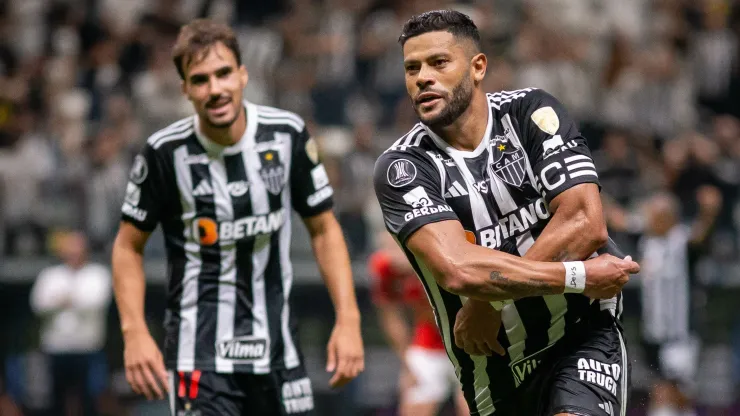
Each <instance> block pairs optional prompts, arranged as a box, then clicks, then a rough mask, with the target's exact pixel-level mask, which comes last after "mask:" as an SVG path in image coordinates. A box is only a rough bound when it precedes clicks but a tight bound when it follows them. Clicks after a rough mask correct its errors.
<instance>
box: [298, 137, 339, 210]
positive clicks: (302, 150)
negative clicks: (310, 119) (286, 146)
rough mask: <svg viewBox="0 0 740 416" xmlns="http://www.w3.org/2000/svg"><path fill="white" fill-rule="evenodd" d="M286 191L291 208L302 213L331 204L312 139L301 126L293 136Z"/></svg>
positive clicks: (326, 181)
mask: <svg viewBox="0 0 740 416" xmlns="http://www.w3.org/2000/svg"><path fill="white" fill-rule="evenodd" d="M291 164H292V166H291V171H290V194H291V199H292V201H291V203H292V204H293V208H294V209H295V210H296V212H298V214H299V215H301V216H302V217H304V218H305V217H311V216H314V215H317V214H320V213H322V212H324V211H326V210H329V209H331V208H332V207H333V206H334V201H333V198H332V195H334V189H333V188H332V187H331V184H329V176H328V175H327V174H326V169H325V168H324V164H323V163H321V160H320V159H319V149H318V146H317V144H316V140H314V138H313V137H311V135H310V134H309V133H308V129H307V128H305V127H304V128H303V131H301V132H300V133H299V134H298V135H296V136H295V138H294V139H293V155H292V162H291Z"/></svg>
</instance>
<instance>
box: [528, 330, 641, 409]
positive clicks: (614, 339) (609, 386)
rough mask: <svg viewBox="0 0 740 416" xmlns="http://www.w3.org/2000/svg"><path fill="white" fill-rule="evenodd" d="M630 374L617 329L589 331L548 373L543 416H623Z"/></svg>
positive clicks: (625, 352)
mask: <svg viewBox="0 0 740 416" xmlns="http://www.w3.org/2000/svg"><path fill="white" fill-rule="evenodd" d="M629 372H630V366H629V361H628V360H627V351H626V349H625V344H624V338H623V337H622V334H621V332H620V330H619V329H618V328H617V326H616V325H615V324H611V325H606V326H604V327H601V328H597V329H591V330H590V331H589V332H588V336H587V337H586V339H585V340H583V341H582V342H581V343H579V345H577V346H576V347H575V348H574V349H572V350H569V351H568V353H567V354H566V355H565V356H564V357H562V358H560V360H558V362H557V363H556V364H555V366H554V367H553V369H552V371H551V372H550V375H549V377H548V378H547V386H546V390H545V391H548V393H547V394H548V397H549V401H548V405H547V406H546V407H545V409H544V411H543V412H542V414H543V415H544V416H552V415H557V414H573V415H582V416H597V415H598V416H603V415H610V416H624V414H625V412H626V406H627V389H628V384H629Z"/></svg>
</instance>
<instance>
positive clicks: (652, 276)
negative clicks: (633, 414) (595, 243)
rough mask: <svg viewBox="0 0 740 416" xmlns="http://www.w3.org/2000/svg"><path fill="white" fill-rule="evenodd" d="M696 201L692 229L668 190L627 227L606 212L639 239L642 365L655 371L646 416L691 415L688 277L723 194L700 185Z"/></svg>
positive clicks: (617, 214)
mask: <svg viewBox="0 0 740 416" xmlns="http://www.w3.org/2000/svg"><path fill="white" fill-rule="evenodd" d="M696 200H697V202H698V206H699V210H698V214H697V216H696V218H695V219H694V220H693V222H692V223H691V225H683V224H682V223H681V213H680V203H679V201H678V199H676V197H675V196H673V195H672V194H670V193H667V192H661V193H658V194H655V195H653V196H652V197H650V198H649V199H648V201H647V202H646V204H645V207H644V214H643V217H642V218H639V217H638V218H636V219H635V218H634V217H632V218H633V223H632V224H630V217H629V216H627V215H626V214H625V213H624V212H623V211H622V210H621V209H620V208H619V207H616V206H611V207H608V209H607V218H608V221H609V223H610V225H611V227H612V228H613V229H616V230H620V231H630V232H636V233H640V234H642V235H643V236H642V239H641V242H640V250H639V253H640V254H639V258H638V261H639V262H640V263H641V267H642V270H641V272H640V276H639V281H640V283H641V286H642V288H641V295H642V296H641V298H642V338H643V343H644V349H645V353H646V357H647V364H648V365H649V366H650V367H651V369H652V370H653V371H654V372H657V379H656V381H655V382H654V384H653V387H652V390H651V393H650V395H651V399H650V404H649V411H648V415H649V416H689V415H695V413H694V408H693V404H692V400H691V397H692V394H693V393H694V391H695V388H696V384H695V377H696V371H697V365H698V363H697V361H698V340H697V339H696V336H695V333H692V332H693V331H694V330H695V329H694V328H693V325H691V318H690V316H691V312H692V296H691V293H692V290H691V286H692V281H693V279H692V278H691V275H692V273H693V268H694V266H695V263H696V259H697V256H698V254H699V253H700V252H701V250H702V249H703V248H704V247H705V244H704V243H705V242H706V241H707V238H708V236H709V235H710V233H711V231H712V229H713V227H714V223H715V220H716V218H717V215H718V213H719V211H720V208H721V206H722V195H721V193H720V192H719V190H718V189H717V188H714V187H709V186H702V187H700V188H699V189H698V191H697V193H696ZM635 220H636V222H637V223H634V221H635Z"/></svg>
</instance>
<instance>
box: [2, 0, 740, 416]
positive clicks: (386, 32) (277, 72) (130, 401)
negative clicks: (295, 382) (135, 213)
mask: <svg viewBox="0 0 740 416" xmlns="http://www.w3.org/2000/svg"><path fill="white" fill-rule="evenodd" d="M442 7H455V8H457V9H459V10H462V11H465V12H467V13H469V14H470V15H471V16H472V17H473V18H474V20H475V21H476V23H477V24H478V25H479V28H480V31H481V35H482V37H483V45H484V49H485V52H486V53H487V54H488V56H489V69H488V75H487V78H486V85H485V88H486V90H487V91H496V90H501V89H505V90H511V89H517V88H522V87H539V88H543V89H545V90H547V91H549V92H550V93H552V94H553V95H555V96H556V97H557V98H559V99H560V100H561V101H562V102H563V103H564V104H565V105H566V107H567V108H568V109H569V110H570V112H571V114H572V115H573V116H574V117H575V118H576V119H577V120H578V122H579V124H580V126H581V129H582V131H583V133H584V135H585V137H587V139H588V141H589V144H590V146H591V148H592V149H593V150H594V153H595V159H596V161H597V167H598V168H599V170H600V177H601V181H602V184H603V187H604V188H603V192H604V194H606V195H608V196H609V197H610V198H611V199H613V200H615V201H617V202H618V203H619V204H621V205H623V206H625V207H627V208H628V209H629V208H630V207H635V206H637V204H639V202H640V201H641V199H642V198H643V197H644V196H646V195H649V194H651V193H652V192H654V191H655V190H657V189H669V190H671V191H672V192H675V193H676V195H678V196H679V197H680V198H681V201H682V205H683V214H684V219H685V220H690V219H691V218H692V216H693V215H694V214H695V213H696V204H695V202H694V201H695V198H694V193H695V191H696V189H697V188H698V187H699V186H701V185H703V184H712V185H715V186H717V187H718V188H719V189H720V190H721V192H722V195H723V201H724V202H723V207H722V210H721V212H720V216H719V220H718V221H719V222H718V225H717V227H716V230H715V232H714V233H713V235H712V237H711V239H710V240H709V242H708V243H707V244H708V248H709V250H707V252H706V254H705V255H704V256H703V257H702V258H701V260H700V261H699V262H698V263H697V267H696V268H695V269H694V271H693V273H692V285H693V286H692V300H693V306H692V312H691V316H692V321H693V322H694V324H695V328H696V330H697V334H698V335H699V337H700V339H701V341H702V349H701V354H700V360H699V366H698V372H697V377H696V382H697V389H698V390H697V397H698V403H699V405H700V409H701V410H702V413H701V414H712V415H724V414H740V396H739V395H738V391H740V390H738V386H739V385H740V314H738V310H740V309H739V308H738V307H737V299H738V296H740V263H739V262H738V258H739V256H738V254H740V252H739V250H740V240H738V237H739V236H738V232H737V231H738V228H739V227H740V199H739V198H740V192H739V191H740V122H739V121H738V117H740V48H739V47H738V39H739V36H740V2H738V1H729V0H724V1H722V0H694V1H691V0H620V1H607V0H521V1H520V0H480V1H477V0H468V1H459V2H450V1H443V0H415V1H411V0H408V1H406V0H292V1H291V0H269V1H268V0H264V1H261V0H260V1H258V0H251V1H228V0H212V1H211V0H182V1H178V0H151V1H150V0H67V1H61V0H5V1H0V360H1V361H2V365H0V368H2V369H3V371H2V374H0V385H2V387H0V394H2V397H4V399H5V400H7V399H8V398H12V399H13V400H14V401H15V402H16V403H17V404H19V405H21V407H22V408H23V409H24V412H25V414H28V415H35V414H43V412H42V411H43V408H44V405H45V404H47V403H48V402H49V394H50V391H49V386H48V382H47V381H48V375H47V374H46V371H45V368H46V367H45V362H46V361H45V358H44V356H43V354H41V353H40V352H39V349H38V338H39V337H38V333H39V321H38V318H37V317H36V316H35V315H34V314H33V313H32V311H31V308H30V306H29V291H30V288H31V285H32V284H33V282H34V279H35V278H36V276H37V275H38V273H39V271H40V270H41V269H42V268H43V267H46V266H49V265H51V264H54V263H55V262H57V260H56V259H55V258H54V242H55V239H56V238H57V236H58V233H59V232H60V231H63V230H67V229H80V230H84V231H85V233H86V234H87V235H88V237H89V239H90V242H91V247H92V249H93V258H94V259H95V260H98V261H100V262H102V263H104V264H109V249H110V246H111V242H112V237H113V236H114V234H115V231H116V227H117V223H118V218H119V214H118V213H119V207H120V204H121V201H122V199H123V196H124V195H123V193H124V189H125V185H126V181H127V176H128V169H129V166H130V163H131V160H132V156H133V154H134V152H136V151H137V149H139V147H140V146H141V145H142V143H144V141H145V139H146V137H147V136H148V135H149V134H150V133H152V132H154V131H156V130H158V129H159V128H162V127H163V126H166V125H168V124H169V123H171V122H172V121H174V120H176V119H178V118H181V117H183V116H186V115H188V114H189V113H190V111H191V110H190V106H189V103H188V102H187V101H186V100H185V99H184V98H183V97H182V96H181V95H180V89H179V78H178V76H177V74H176V72H175V70H174V68H173V66H172V63H171V60H170V47H171V45H172V43H173V40H174V37H175V36H176V33H177V30H178V27H179V25H180V24H181V23H183V22H186V21H188V20H189V19H191V18H193V17H196V16H210V17H213V18H217V19H223V20H225V21H228V22H230V23H231V24H233V25H234V27H235V28H236V29H237V31H238V34H239V39H240V42H241V46H242V53H243V59H244V62H245V64H246V66H247V69H248V71H249V74H250V81H249V85H248V87H247V91H246V93H247V97H248V98H249V99H250V100H253V101H255V102H258V103H262V104H269V105H274V106H277V107H282V108H285V109H288V110H292V111H295V112H297V113H298V114H300V115H301V116H302V117H304V118H305V119H306V120H307V122H308V124H309V127H310V129H311V131H312V132H313V134H314V136H315V137H316V139H317V140H318V141H319V142H320V145H321V148H322V150H323V157H324V160H325V163H326V166H327V170H328V171H329V172H330V175H331V179H332V180H333V184H334V185H335V188H336V190H337V192H336V212H337V214H338V216H339V218H340V220H341V223H342V225H343V228H344V230H345V232H346V235H347V239H348V242H349V244H350V246H351V249H352V258H353V262H354V270H355V280H356V283H357V290H358V297H359V301H360V307H361V308H362V313H363V331H364V332H363V333H364V340H365V346H366V354H367V355H366V357H367V363H366V371H365V373H364V374H363V375H362V376H361V377H360V378H359V379H358V380H356V381H355V382H354V383H353V384H352V385H351V386H350V387H348V388H345V389H344V390H343V391H341V392H332V391H330V390H329V389H328V388H327V387H326V386H327V380H328V376H327V374H326V373H325V372H324V371H323V370H322V368H323V365H324V360H325V353H324V348H325V342H326V340H327V339H328V336H329V331H330V330H331V322H332V308H331V304H330V301H329V298H328V296H327V295H326V292H325V289H324V288H323V286H322V285H321V281H320V278H319V276H318V273H317V269H316V266H315V264H314V262H313V258H312V256H311V252H310V246H309V243H308V237H307V234H306V232H305V231H304V230H303V228H302V225H300V224H301V223H300V222H295V224H297V225H296V232H295V238H294V241H293V258H294V261H295V264H296V267H295V268H294V270H295V272H296V279H295V282H296V283H295V290H294V300H295V304H296V307H295V310H296V313H297V314H298V316H299V317H300V320H301V337H302V343H303V347H304V351H305V353H306V356H307V362H308V366H309V371H310V374H311V376H312V377H313V379H314V389H315V392H316V395H317V406H318V407H319V409H320V414H327V415H329V414H342V415H344V414H388V415H390V414H393V413H392V408H393V405H394V402H395V399H396V396H395V392H396V380H397V374H396V372H397V370H398V368H399V367H398V362H397V360H396V358H395V357H394V355H393V353H392V352H391V350H390V349H389V348H388V347H387V346H386V344H385V342H384V339H383V335H382V333H381V332H380V330H379V329H378V326H377V324H376V320H375V316H374V311H373V306H372V304H371V301H370V296H369V293H368V288H369V284H370V282H369V280H368V275H367V270H366V264H365V259H366V257H367V254H368V253H369V252H370V251H372V250H373V240H374V238H373V236H374V234H375V233H376V232H378V231H380V230H381V227H382V224H381V221H380V216H379V213H378V210H377V207H376V203H375V199H374V195H373V193H372V184H371V173H372V168H373V163H374V160H375V158H376V157H377V155H378V153H379V152H380V151H382V149H384V148H385V147H386V146H387V145H388V143H389V142H390V141H391V140H393V139H395V138H397V137H399V135H400V134H402V133H403V132H405V131H406V130H407V129H408V127H409V126H410V125H411V124H412V123H413V122H414V120H415V116H414V114H413V111H412V110H411V106H410V105H409V103H408V101H407V100H406V99H405V89H404V85H403V72H402V67H401V54H400V51H399V47H398V45H397V43H396V38H397V35H398V33H399V31H400V28H401V25H402V23H403V22H404V21H405V19H406V18H408V17H409V16H410V15H412V14H413V13H417V12H420V11H424V10H429V9H433V8H442ZM634 212H635V213H637V212H638V211H634ZM634 215H638V214H634ZM614 237H615V238H616V239H618V240H619V241H620V242H621V243H622V244H623V245H625V249H626V250H628V251H630V252H634V250H635V248H634V239H633V238H630V237H629V236H626V235H614ZM163 260H164V259H163V248H162V241H161V236H159V235H155V236H154V237H153V238H152V239H151V240H150V244H149V246H148V248H147V256H146V269H147V278H148V287H147V317H148V319H149V322H150V327H151V330H152V332H153V333H154V335H155V338H156V339H158V340H161V337H162V333H161V325H160V324H161V322H162V319H163V308H164V288H165V286H164V281H163V279H164V278H163V276H164V270H165V265H164V262H163ZM638 279H639V277H638V278H636V279H633V281H632V282H630V284H628V286H627V287H626V289H625V307H626V313H625V322H626V327H627V330H628V343H629V344H630V347H632V348H631V352H632V358H633V360H634V361H633V376H634V386H635V391H634V393H633V400H632V403H631V407H632V408H633V409H632V410H631V413H630V414H634V415H640V414H644V409H641V407H643V406H642V405H643V404H644V392H645V390H646V388H647V387H648V386H649V384H650V380H651V378H650V373H649V371H648V370H647V369H646V368H645V366H644V365H643V364H642V363H643V361H642V360H641V359H640V353H641V352H640V348H639V347H638V345H639V342H640V340H639V336H640V334H639V310H640V309H639V308H640V303H639V294H638V290H639V285H638V284H637V280H638ZM108 322H109V324H108V331H107V340H108V341H107V344H106V354H107V357H108V366H109V378H108V380H109V383H108V388H107V390H106V393H105V395H104V398H103V400H102V408H103V409H104V412H105V413H106V414H111V415H113V414H115V415H123V414H132V415H138V414H160V413H159V412H161V411H163V410H164V407H163V405H164V404H163V403H161V402H160V403H146V402H145V401H143V400H142V399H140V398H137V397H134V396H133V395H132V394H131V392H130V390H129V388H128V386H127V384H126V382H125V378H124V376H123V373H122V371H121V365H122V344H121V335H120V331H119V327H118V322H117V317H116V312H115V306H114V304H113V303H111V306H110V312H109V314H108ZM1 401H2V400H1V399H0V402H1ZM733 409H734V410H733ZM0 412H2V410H0ZM127 412H130V413H127Z"/></svg>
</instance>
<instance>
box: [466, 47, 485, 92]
mask: <svg viewBox="0 0 740 416" xmlns="http://www.w3.org/2000/svg"><path fill="white" fill-rule="evenodd" d="M470 68H471V70H472V72H473V82H474V83H475V84H476V85H478V84H480V83H481V82H483V78H485V76H486V70H487V69H488V58H486V54H484V53H477V54H475V55H473V58H471V60H470Z"/></svg>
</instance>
